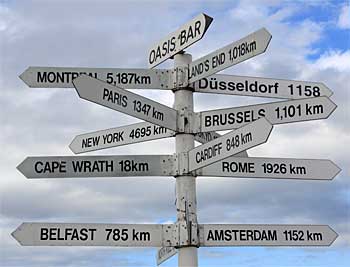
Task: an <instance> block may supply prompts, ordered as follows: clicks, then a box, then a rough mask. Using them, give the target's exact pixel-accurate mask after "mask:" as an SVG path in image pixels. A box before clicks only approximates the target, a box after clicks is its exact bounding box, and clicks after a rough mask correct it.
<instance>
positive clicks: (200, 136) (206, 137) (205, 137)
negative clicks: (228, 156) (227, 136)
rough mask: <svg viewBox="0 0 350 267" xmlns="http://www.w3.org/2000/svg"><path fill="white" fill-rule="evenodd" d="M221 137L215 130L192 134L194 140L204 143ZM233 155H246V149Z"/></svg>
mask: <svg viewBox="0 0 350 267" xmlns="http://www.w3.org/2000/svg"><path fill="white" fill-rule="evenodd" d="M219 137H221V134H219V133H217V132H205V133H196V134H195V135H194V140H196V141H197V142H199V143H202V144H206V143H208V142H210V141H213V140H214V139H217V138H219ZM235 157H248V153H247V151H242V152H240V153H237V154H236V155H235Z"/></svg>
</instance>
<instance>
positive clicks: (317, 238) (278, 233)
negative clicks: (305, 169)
mask: <svg viewBox="0 0 350 267" xmlns="http://www.w3.org/2000/svg"><path fill="white" fill-rule="evenodd" d="M337 237H338V235H337V233H336V232H334V231H333V229H332V228H330V227H329V226H328V225H279V224H276V225H274V224H271V225H268V224H250V225H249V224H202V225H200V243H201V246H205V247H213V246H330V245H331V244H332V243H333V242H334V240H335V239H336V238H337Z"/></svg>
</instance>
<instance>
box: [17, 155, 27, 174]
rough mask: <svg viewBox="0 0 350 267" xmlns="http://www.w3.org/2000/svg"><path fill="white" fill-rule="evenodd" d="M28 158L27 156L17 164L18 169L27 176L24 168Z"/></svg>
mask: <svg viewBox="0 0 350 267" xmlns="http://www.w3.org/2000/svg"><path fill="white" fill-rule="evenodd" d="M26 160H27V158H25V159H24V160H23V161H22V162H21V163H20V164H18V165H17V167H16V169H17V170H18V171H19V172H20V173H22V175H24V176H25V174H24V172H23V169H24V165H25V162H26Z"/></svg>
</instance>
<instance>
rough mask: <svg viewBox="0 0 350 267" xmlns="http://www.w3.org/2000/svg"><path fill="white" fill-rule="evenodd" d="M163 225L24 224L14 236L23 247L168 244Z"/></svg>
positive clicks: (146, 245) (154, 245)
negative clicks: (165, 240)
mask: <svg viewBox="0 0 350 267" xmlns="http://www.w3.org/2000/svg"><path fill="white" fill-rule="evenodd" d="M166 227H167V225H165V224H164V225H162V224H100V223H22V224H21V225H20V226H19V227H18V228H17V229H16V230H15V231H14V232H13V233H12V236H13V237H14V238H15V239H16V240H17V241H18V242H19V243H20V244H21V245H22V246H117V247H160V246H163V245H165V244H164V243H165V242H164V241H163V240H164V234H165V233H164V232H165V228H166Z"/></svg>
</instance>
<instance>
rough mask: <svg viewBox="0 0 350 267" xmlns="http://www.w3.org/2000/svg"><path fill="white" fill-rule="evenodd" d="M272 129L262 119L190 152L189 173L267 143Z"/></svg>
mask: <svg viewBox="0 0 350 267" xmlns="http://www.w3.org/2000/svg"><path fill="white" fill-rule="evenodd" d="M272 128H273V126H272V125H271V124H270V123H269V122H268V121H267V120H266V119H264V118H262V119H260V120H257V121H255V122H253V123H251V124H248V125H246V126H244V127H242V128H240V129H238V130H235V131H231V132H229V133H227V134H225V135H223V136H221V137H219V138H217V139H214V140H213V141H210V142H208V143H206V144H204V145H201V146H198V147H196V148H194V149H192V150H190V151H189V152H188V158H189V171H193V170H196V169H199V168H202V167H204V166H207V165H209V164H212V163H214V162H216V161H219V160H223V159H225V158H227V157H230V156H232V155H235V154H237V153H239V152H242V151H244V150H247V149H249V148H252V147H254V146H257V145H260V144H262V143H265V142H266V141H267V139H268V137H269V135H270V133H271V131H272Z"/></svg>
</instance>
